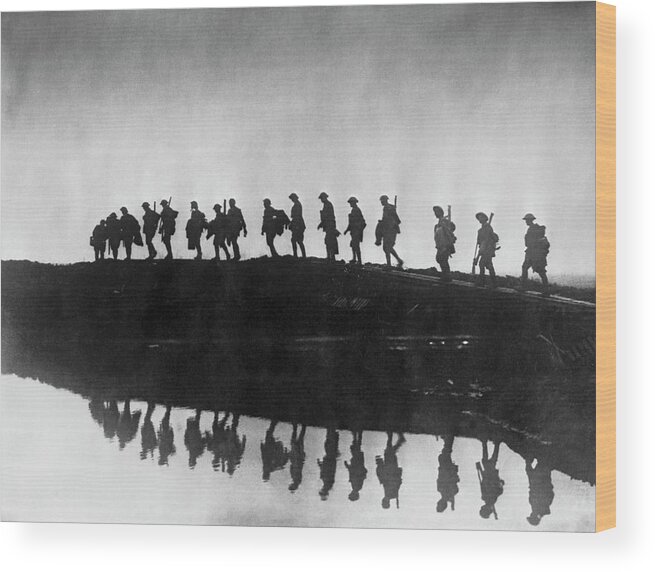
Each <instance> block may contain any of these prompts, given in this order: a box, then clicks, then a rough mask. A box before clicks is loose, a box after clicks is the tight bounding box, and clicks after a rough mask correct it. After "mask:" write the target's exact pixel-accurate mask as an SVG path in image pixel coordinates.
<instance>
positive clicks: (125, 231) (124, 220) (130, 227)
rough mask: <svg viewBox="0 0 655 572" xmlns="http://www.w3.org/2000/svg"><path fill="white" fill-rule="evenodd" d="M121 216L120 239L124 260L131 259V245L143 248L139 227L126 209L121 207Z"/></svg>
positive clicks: (137, 222)
mask: <svg viewBox="0 0 655 572" xmlns="http://www.w3.org/2000/svg"><path fill="white" fill-rule="evenodd" d="M121 212H122V213H123V216H122V217H121V220H120V223H121V239H122V240H123V245H124V246H125V260H131V259H132V243H134V244H136V245H137V246H143V241H142V240H141V225H140V224H139V221H138V220H136V219H135V218H134V217H133V216H132V215H131V214H130V213H129V212H127V208H125V207H121Z"/></svg>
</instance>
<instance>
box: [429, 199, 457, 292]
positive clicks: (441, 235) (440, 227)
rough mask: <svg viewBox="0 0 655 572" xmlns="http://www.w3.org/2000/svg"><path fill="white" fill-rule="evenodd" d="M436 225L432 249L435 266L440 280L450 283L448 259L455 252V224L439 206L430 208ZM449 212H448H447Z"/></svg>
mask: <svg viewBox="0 0 655 572" xmlns="http://www.w3.org/2000/svg"><path fill="white" fill-rule="evenodd" d="M432 211H433V212H434V216H435V217H436V218H437V224H435V225H434V247H435V248H436V249H437V256H436V260H437V264H439V268H440V269H441V278H442V279H443V281H444V282H450V280H451V278H450V263H449V262H448V259H449V258H450V257H451V256H452V255H453V254H454V252H455V241H456V240H457V239H456V238H455V224H454V223H453V222H452V221H451V220H450V219H449V218H448V217H446V216H445V215H444V212H443V209H442V208H441V207H439V206H435V207H432ZM449 212H450V211H449Z"/></svg>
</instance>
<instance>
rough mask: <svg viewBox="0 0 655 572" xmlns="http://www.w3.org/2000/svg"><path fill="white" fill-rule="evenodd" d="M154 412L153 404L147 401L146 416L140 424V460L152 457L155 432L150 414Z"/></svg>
mask: <svg viewBox="0 0 655 572" xmlns="http://www.w3.org/2000/svg"><path fill="white" fill-rule="evenodd" d="M154 412H155V404H154V403H150V402H149V403H148V409H147V410H146V416H145V417H144V418H143V423H142V424H141V460H144V459H147V458H148V456H150V457H151V458H152V456H153V455H154V452H155V448H156V447H157V432H156V431H155V426H154V425H153V423H152V414H153V413H154Z"/></svg>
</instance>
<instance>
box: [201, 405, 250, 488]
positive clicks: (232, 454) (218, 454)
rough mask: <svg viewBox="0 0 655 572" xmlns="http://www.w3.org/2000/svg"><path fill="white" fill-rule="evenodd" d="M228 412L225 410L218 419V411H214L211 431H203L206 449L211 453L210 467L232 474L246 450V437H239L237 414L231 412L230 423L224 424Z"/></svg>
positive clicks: (228, 414) (228, 415)
mask: <svg viewBox="0 0 655 572" xmlns="http://www.w3.org/2000/svg"><path fill="white" fill-rule="evenodd" d="M229 417H230V412H229V411H226V412H225V415H223V418H222V419H221V420H220V421H219V420H218V411H214V420H213V422H212V432H211V433H209V432H205V441H206V442H207V450H208V451H211V452H212V453H213V457H212V467H213V468H214V470H215V471H218V470H220V471H221V472H223V473H225V472H227V474H228V475H230V476H231V475H233V474H234V471H236V469H237V467H238V466H239V465H240V464H241V459H242V458H243V454H244V452H245V450H246V437H245V435H244V436H243V437H239V433H238V427H239V415H238V414H236V413H235V414H232V424H231V425H226V424H227V420H228V418H229Z"/></svg>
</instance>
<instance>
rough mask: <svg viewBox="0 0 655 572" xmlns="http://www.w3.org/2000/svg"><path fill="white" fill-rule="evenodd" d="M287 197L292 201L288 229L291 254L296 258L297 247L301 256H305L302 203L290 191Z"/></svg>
mask: <svg viewBox="0 0 655 572" xmlns="http://www.w3.org/2000/svg"><path fill="white" fill-rule="evenodd" d="M289 198H290V199H291V200H292V201H293V206H292V207H291V222H290V223H289V230H290V231H291V248H292V249H293V256H294V257H295V258H298V247H300V253H301V254H302V257H303V258H306V257H307V254H306V253H305V228H306V227H305V219H304V218H303V217H302V204H301V203H300V201H299V200H298V195H297V194H296V193H291V194H290V195H289Z"/></svg>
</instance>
